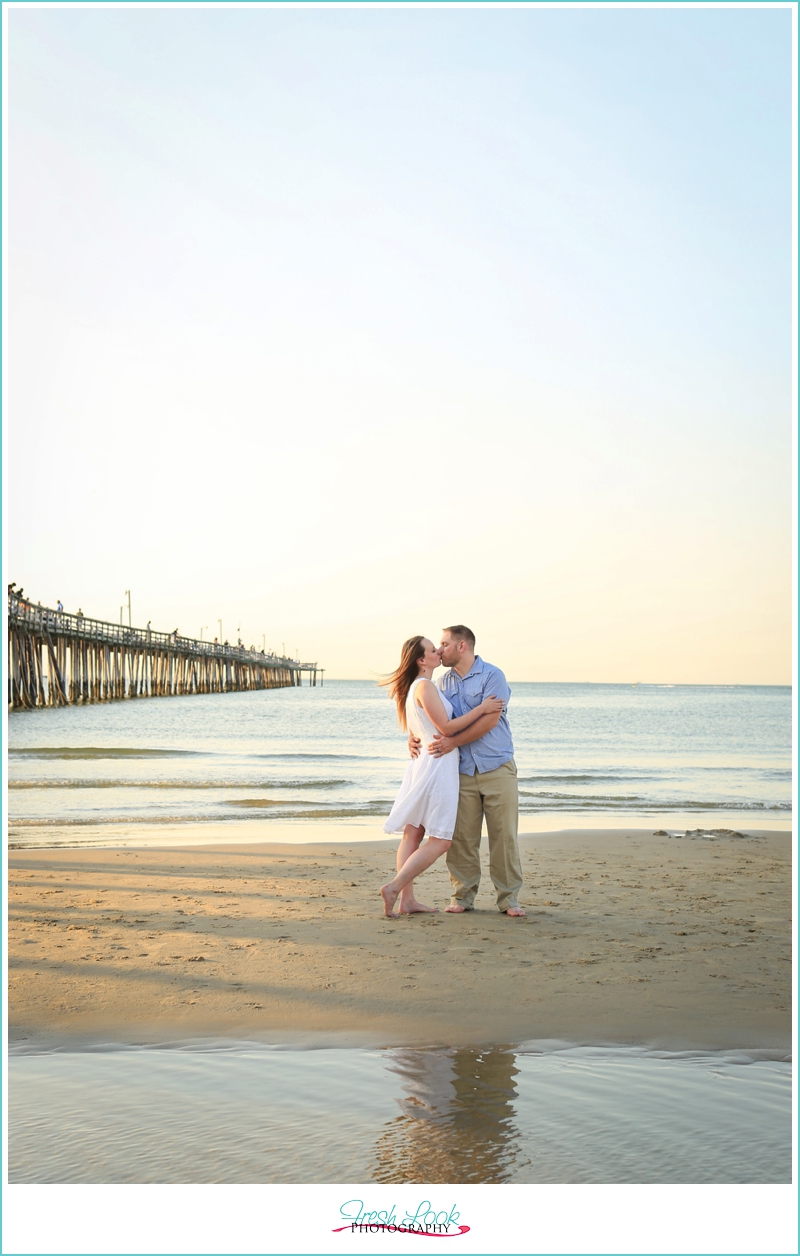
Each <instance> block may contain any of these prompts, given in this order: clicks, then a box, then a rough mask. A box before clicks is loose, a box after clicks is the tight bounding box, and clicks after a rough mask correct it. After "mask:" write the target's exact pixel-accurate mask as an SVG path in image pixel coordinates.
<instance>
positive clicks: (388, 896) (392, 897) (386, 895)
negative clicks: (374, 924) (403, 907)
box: [381, 882, 400, 920]
mask: <svg viewBox="0 0 800 1256" xmlns="http://www.w3.org/2000/svg"><path fill="white" fill-rule="evenodd" d="M388 884H389V883H388V882H387V885H388ZM387 885H382V886H381V898H382V899H383V914H384V916H388V917H389V918H390V920H397V912H396V911H392V908H393V907H394V905H395V903H396V902H397V896H398V894H399V893H400V891H399V890H390V889H387Z"/></svg>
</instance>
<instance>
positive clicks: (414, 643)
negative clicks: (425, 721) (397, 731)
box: [378, 637, 425, 728]
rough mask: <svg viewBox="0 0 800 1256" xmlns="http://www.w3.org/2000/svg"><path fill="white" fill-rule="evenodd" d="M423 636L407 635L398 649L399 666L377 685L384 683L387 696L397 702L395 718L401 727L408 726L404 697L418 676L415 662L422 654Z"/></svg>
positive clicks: (423, 652) (423, 651)
mask: <svg viewBox="0 0 800 1256" xmlns="http://www.w3.org/2000/svg"><path fill="white" fill-rule="evenodd" d="M424 640H425V638H424V637H409V638H408V641H404V642H403V648H402V650H401V651H400V666H399V667H398V668H396V669H395V670H394V671H393V672H392V674H391V675H390V676H387V677H386V678H385V680H379V681H378V684H379V685H385V686H386V688H387V689H388V690H389V697H390V698H394V700H395V702H396V703H397V719H398V722H399V724H400V727H401V728H408V725H407V723H406V698H407V697H408V691H409V689H410V688H411V685H412V683H413V682H414V681H415V680H416V679H417V677H418V676H419V668H418V667H417V663H418V662H419V660H420V659H421V658H422V657H423V656H424V654H425V650H424V648H423V645H422V643H423V641H424Z"/></svg>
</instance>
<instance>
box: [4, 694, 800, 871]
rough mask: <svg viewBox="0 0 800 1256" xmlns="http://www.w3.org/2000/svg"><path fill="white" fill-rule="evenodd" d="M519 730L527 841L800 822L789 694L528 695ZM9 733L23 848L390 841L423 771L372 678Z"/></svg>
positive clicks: (156, 704)
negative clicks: (316, 829)
mask: <svg viewBox="0 0 800 1256" xmlns="http://www.w3.org/2000/svg"><path fill="white" fill-rule="evenodd" d="M509 719H510V723H511V727H512V732H513V735H514V740H515V748H516V762H517V767H518V771H519V783H520V812H521V817H522V820H523V827H524V819H525V817H526V816H530V817H534V818H536V820H537V822H538V827H540V828H541V827H543V822H544V821H547V820H548V819H550V818H552V820H553V827H558V825H557V822H558V820H559V819H560V818H563V817H564V816H567V815H568V816H569V817H577V818H580V817H584V818H585V819H586V820H587V821H590V822H591V823H593V824H598V823H600V824H601V825H602V824H604V823H605V824H609V825H614V824H617V823H619V822H620V820H623V821H624V820H626V819H627V818H630V817H666V818H667V820H668V819H669V817H670V816H673V817H676V824H677V822H678V818H680V819H681V822H682V823H685V822H686V817H695V819H696V825H697V827H701V826H702V827H714V826H715V825H716V826H719V825H720V824H723V823H726V824H728V825H730V824H731V823H736V822H738V823H741V824H742V825H745V824H749V825H751V826H753V825H755V826H764V825H767V826H773V827H774V826H776V825H778V824H779V825H780V826H781V827H784V826H785V827H788V826H789V824H790V822H791V690H790V689H789V688H784V687H779V686H774V687H760V686H699V685H691V686H689V685H687V686H680V685H674V686H669V685H577V684H575V685H560V684H514V685H512V699H511V704H510V708H509ZM8 726H9V743H10V747H9V799H10V802H9V810H10V828H11V845H12V847H20V846H29V845H58V844H65V843H66V844H70V845H74V844H84V843H91V842H92V841H93V840H96V839H93V830H97V832H98V833H99V831H100V827H101V826H102V830H103V832H104V833H107V831H108V826H110V825H123V824H124V825H141V826H142V829H141V833H142V838H143V840H146V837H145V834H146V831H147V830H146V826H147V825H148V824H151V825H152V824H157V823H170V824H180V823H187V822H192V823H197V822H203V821H216V822H226V821H234V820H235V821H241V820H242V819H250V820H252V821H256V822H258V824H259V826H260V828H261V829H263V828H264V826H265V824H266V825H267V827H268V823H269V822H270V821H275V820H282V821H287V820H296V821H308V820H314V821H325V820H334V821H336V820H338V821H343V820H345V821H359V820H361V821H363V820H365V819H369V818H372V819H374V821H375V823H374V824H373V825H372V828H371V830H370V833H369V835H370V836H380V823H379V821H380V820H381V819H382V818H384V817H385V816H386V815H387V814H388V811H389V808H390V806H391V803H392V800H393V798H394V795H395V793H396V791H397V789H398V787H399V784H400V781H401V779H402V776H403V772H404V771H405V766H406V763H407V751H406V745H405V737H404V735H403V734H402V733H401V732H400V730H399V729H398V727H397V723H396V719H395V715H394V707H393V704H392V703H391V701H390V700H389V699H388V698H387V696H386V694H385V691H384V690H382V689H379V688H378V687H377V686H376V685H375V684H373V683H372V682H371V681H329V682H326V684H325V685H324V687H317V688H308V687H306V688H296V689H284V690H266V691H261V692H255V693H234V694H208V695H199V696H194V697H180V698H151V699H139V700H134V701H128V702H118V703H108V704H101V705H95V706H88V707H68V708H65V709H61V710H38V711H25V712H15V713H13V714H11V715H10V716H9V721H8ZM103 840H105V841H107V840H108V839H107V838H104V839H103Z"/></svg>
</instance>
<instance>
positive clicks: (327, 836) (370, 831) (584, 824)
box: [8, 812, 792, 852]
mask: <svg viewBox="0 0 800 1256" xmlns="http://www.w3.org/2000/svg"><path fill="white" fill-rule="evenodd" d="M696 829H705V830H714V829H730V830H733V831H734V832H739V833H743V834H745V835H747V836H750V835H752V836H761V835H768V834H781V833H787V832H788V833H791V831H792V820H791V817H786V816H785V815H781V817H780V818H774V819H770V818H767V817H764V816H758V818H756V817H754V816H753V814H752V812H751V813H743V812H720V813H718V814H712V815H709V814H708V813H707V812H705V813H697V812H687V813H685V814H684V813H674V812H673V813H668V812H667V813H665V812H658V813H654V814H653V815H649V816H647V815H631V816H627V817H620V816H616V815H612V816H609V814H608V813H607V812H606V813H604V814H602V815H598V816H597V817H596V818H595V816H589V815H586V814H582V815H581V814H574V813H569V812H564V813H563V814H562V815H561V816H554V815H553V813H552V812H550V813H547V814H542V815H535V816H532V815H525V814H522V815H520V818H519V837H520V840H523V839H525V838H532V837H547V836H556V835H559V834H560V835H561V836H563V837H565V838H566V837H568V836H570V835H574V834H585V833H607V834H615V833H619V832H629V833H638V834H639V835H640V836H652V835H654V834H655V833H657V832H658V831H659V830H664V831H665V832H667V833H673V834H674V833H686V832H687V831H692V830H696ZM26 834H31V835H32V839H28V840H27V841H26V840H25V835H26ZM397 840H398V839H397V837H396V836H390V835H389V834H384V833H383V831H382V822H381V820H379V819H376V817H374V816H369V817H363V818H359V819H352V820H347V821H344V820H335V819H330V820H292V819H287V820H278V819H276V820H265V819H263V818H262V819H257V820H256V819H247V820H238V819H237V820H187V821H181V822H180V823H178V824H176V823H174V822H172V823H171V822H166V821H163V820H155V821H139V822H135V823H131V822H130V821H122V822H120V823H116V822H115V823H102V822H101V823H98V824H71V825H67V824H65V825H52V826H49V825H48V826H45V825H41V826H39V827H37V826H36V825H33V824H31V825H16V826H15V824H14V822H13V820H12V821H10V822H9V825H8V846H9V851H10V852H12V851H13V852H21V851H26V850H111V849H121V850H134V849H139V850H156V849H160V850H166V849H173V850H174V849H182V848H191V847H208V846H217V845H220V846H225V847H227V846H238V845H259V846H260V845H274V844H276V843H279V844H280V843H283V844H289V845H300V846H303V845H308V844H313V843H315V842H316V843H321V844H323V845H324V844H325V843H327V842H329V841H334V842H340V843H341V842H344V843H348V842H349V843H351V844H352V843H356V842H357V843H359V844H361V843H373V842H379V843H381V844H382V845H386V844H387V843H390V842H397ZM485 840H486V831H485V829H484V842H485Z"/></svg>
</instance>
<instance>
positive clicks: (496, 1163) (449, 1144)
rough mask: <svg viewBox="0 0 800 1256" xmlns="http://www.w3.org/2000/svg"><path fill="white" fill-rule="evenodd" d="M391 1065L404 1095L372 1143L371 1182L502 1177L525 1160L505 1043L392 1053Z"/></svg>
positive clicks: (512, 1063)
mask: <svg viewBox="0 0 800 1256" xmlns="http://www.w3.org/2000/svg"><path fill="white" fill-rule="evenodd" d="M389 1068H390V1069H391V1071H392V1072H393V1073H396V1074H398V1076H399V1077H400V1079H401V1085H402V1088H403V1091H404V1092H405V1094H404V1097H403V1098H402V1099H400V1100H398V1103H399V1105H400V1108H401V1113H400V1115H399V1116H397V1117H395V1118H394V1120H392V1121H390V1122H389V1123H388V1124H387V1125H386V1126H385V1127H384V1130H383V1132H382V1133H381V1135H380V1136H379V1138H378V1141H377V1143H376V1146H375V1165H374V1168H373V1172H372V1175H371V1176H372V1178H373V1180H374V1181H376V1182H505V1181H508V1180H509V1178H510V1177H511V1176H512V1174H515V1175H518V1174H519V1170H520V1167H521V1165H522V1164H524V1163H527V1161H526V1160H525V1158H524V1157H522V1156H521V1154H520V1136H519V1131H518V1130H517V1128H516V1126H515V1124H514V1100H515V1099H516V1096H517V1090H516V1086H515V1084H514V1078H515V1077H516V1076H517V1073H518V1072H519V1070H518V1069H517V1067H516V1065H515V1055H514V1052H513V1051H511V1050H510V1049H509V1048H507V1047H491V1048H486V1049H484V1050H480V1049H479V1048H460V1049H456V1048H453V1049H452V1050H448V1051H442V1050H438V1051H433V1050H430V1051H415V1050H407V1049H403V1050H397V1051H393V1052H391V1054H390V1056H389Z"/></svg>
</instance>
